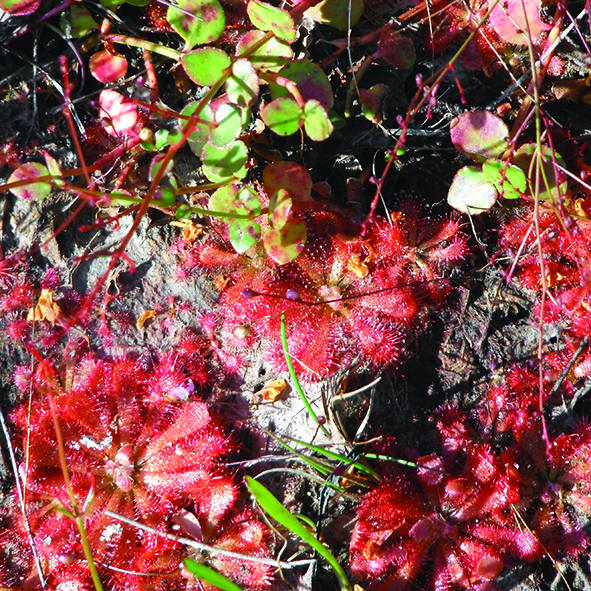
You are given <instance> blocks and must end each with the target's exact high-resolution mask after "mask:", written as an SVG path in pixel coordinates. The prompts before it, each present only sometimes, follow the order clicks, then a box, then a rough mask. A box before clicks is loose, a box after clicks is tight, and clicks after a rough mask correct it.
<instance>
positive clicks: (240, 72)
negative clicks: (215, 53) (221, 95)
mask: <svg viewBox="0 0 591 591" xmlns="http://www.w3.org/2000/svg"><path fill="white" fill-rule="evenodd" d="M226 93H227V94H228V98H229V99H230V101H231V102H233V103H234V104H236V105H238V106H239V107H242V108H246V107H250V106H251V105H252V104H253V103H254V102H255V100H256V99H257V97H258V95H259V77H258V76H257V72H256V70H255V68H254V66H253V65H252V64H251V63H250V61H248V60H247V59H244V58H239V59H237V60H236V61H235V62H234V63H233V64H232V76H230V78H228V81H227V82H226Z"/></svg>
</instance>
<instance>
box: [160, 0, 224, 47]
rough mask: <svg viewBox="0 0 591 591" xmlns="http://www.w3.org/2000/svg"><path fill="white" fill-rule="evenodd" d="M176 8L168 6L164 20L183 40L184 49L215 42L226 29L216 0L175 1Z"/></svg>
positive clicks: (220, 8)
mask: <svg viewBox="0 0 591 591" xmlns="http://www.w3.org/2000/svg"><path fill="white" fill-rule="evenodd" d="M176 6H177V7H178V8H175V7H173V6H169V8H168V11H167V13H166V18H167V20H168V22H169V23H170V25H171V26H172V27H173V29H175V31H177V33H178V34H179V35H180V36H181V37H182V38H183V39H184V40H185V46H186V49H192V48H193V47H195V45H204V44H206V43H213V42H214V41H217V40H218V38H219V37H220V35H221V34H222V33H223V32H224V29H225V28H226V16H225V14H224V10H223V8H222V6H221V4H220V3H219V2H218V0H177V2H176ZM179 9H182V10H179ZM187 13H189V14H192V15H193V16H189V15H188V14H187Z"/></svg>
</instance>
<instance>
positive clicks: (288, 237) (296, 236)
mask: <svg viewBox="0 0 591 591" xmlns="http://www.w3.org/2000/svg"><path fill="white" fill-rule="evenodd" d="M306 239H307V232H306V225H305V224H304V222H301V221H300V220H293V219H292V220H289V221H288V222H287V223H286V224H285V225H284V226H283V227H282V228H281V229H280V230H276V229H275V228H268V229H267V231H266V232H265V234H264V236H263V244H264V245H265V250H266V251H267V254H268V255H269V256H270V257H271V258H272V259H273V260H274V261H275V262H277V263H279V264H280V265H285V264H287V263H289V262H290V261H293V260H294V259H295V258H297V257H298V255H299V254H300V253H301V252H302V251H303V250H304V246H305V245H306Z"/></svg>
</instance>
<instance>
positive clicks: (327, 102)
mask: <svg viewBox="0 0 591 591" xmlns="http://www.w3.org/2000/svg"><path fill="white" fill-rule="evenodd" d="M279 75H280V76H281V77H282V78H287V79H288V80H292V81H293V82H295V83H296V86H297V88H298V91H299V93H300V94H301V95H302V99H304V101H309V100H312V99H315V100H317V101H318V102H319V103H320V104H321V105H322V106H323V107H324V108H325V109H327V110H328V109H330V108H331V107H332V105H333V103H334V96H333V92H332V87H331V85H330V82H329V80H328V78H327V77H326V74H325V73H324V72H323V71H322V68H321V67H320V66H319V65H318V64H315V63H314V62H311V61H310V60H307V59H301V60H295V61H293V62H291V63H290V64H288V65H287V66H285V67H284V68H282V69H281V70H280V71H279ZM271 93H272V96H273V98H274V99H275V98H281V97H284V96H291V95H290V93H289V91H288V90H287V88H285V86H280V85H279V84H271Z"/></svg>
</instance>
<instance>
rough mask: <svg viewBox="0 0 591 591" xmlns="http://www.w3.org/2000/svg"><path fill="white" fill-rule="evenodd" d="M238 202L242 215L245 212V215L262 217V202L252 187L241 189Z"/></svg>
mask: <svg viewBox="0 0 591 591" xmlns="http://www.w3.org/2000/svg"><path fill="white" fill-rule="evenodd" d="M238 202H239V203H240V205H239V207H238V210H237V211H238V213H242V210H244V212H245V213H250V214H251V215H253V216H254V217H256V216H258V215H261V201H260V199H259V196H258V193H257V192H256V191H255V190H254V189H253V188H252V187H249V186H245V187H242V189H240V192H239V193H238Z"/></svg>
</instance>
